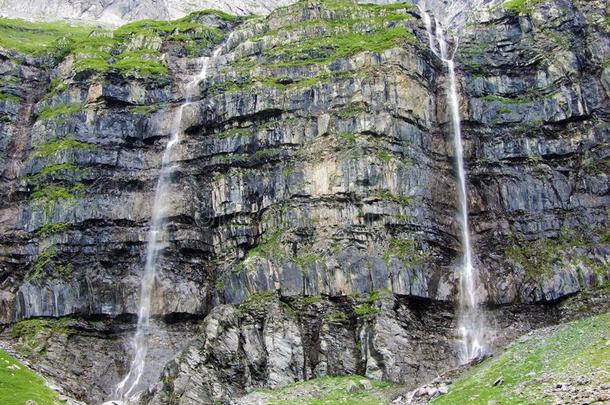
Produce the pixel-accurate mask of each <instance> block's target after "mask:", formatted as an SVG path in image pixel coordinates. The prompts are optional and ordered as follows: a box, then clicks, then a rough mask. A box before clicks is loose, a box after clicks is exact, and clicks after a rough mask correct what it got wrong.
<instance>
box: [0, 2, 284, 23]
mask: <svg viewBox="0 0 610 405" xmlns="http://www.w3.org/2000/svg"><path fill="white" fill-rule="evenodd" d="M290 3H293V1H292V0H239V1H237V0H218V1H210V0H110V1H108V0H85V1H75V0H28V1H25V2H24V1H20V0H0V16H3V17H11V18H23V19H27V20H48V21H55V20H64V19H65V20H73V21H84V22H98V23H102V24H109V25H121V24H125V23H127V22H129V21H133V20H143V19H155V20H169V19H175V18H179V17H182V16H184V15H186V14H188V13H190V12H193V11H197V10H202V9H207V8H213V9H217V10H222V11H226V12H229V13H231V14H235V15H248V14H268V13H269V12H270V11H271V10H273V9H275V8H277V7H281V6H285V5H288V4H290Z"/></svg>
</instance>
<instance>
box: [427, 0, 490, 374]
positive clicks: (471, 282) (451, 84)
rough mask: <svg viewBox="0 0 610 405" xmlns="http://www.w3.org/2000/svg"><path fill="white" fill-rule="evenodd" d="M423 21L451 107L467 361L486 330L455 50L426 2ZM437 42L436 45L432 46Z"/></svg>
mask: <svg viewBox="0 0 610 405" xmlns="http://www.w3.org/2000/svg"><path fill="white" fill-rule="evenodd" d="M420 10H421V13H422V18H423V19H424V24H425V25H426V29H427V31H428V37H429V42H430V49H431V50H432V52H433V53H434V54H435V55H436V56H438V57H439V58H440V59H441V60H442V61H443V63H444V64H445V66H446V67H447V72H448V82H447V89H446V92H447V104H448V106H449V110H450V121H451V129H452V134H453V146H454V150H455V165H456V171H457V177H458V200H459V207H458V216H459V224H460V240H461V243H462V262H461V265H460V274H459V275H460V284H459V287H460V291H459V314H458V329H459V333H460V341H461V344H460V352H459V355H460V360H461V361H462V363H467V362H469V361H471V360H473V359H475V358H478V357H480V356H482V355H484V354H485V352H486V350H487V349H486V344H485V341H486V339H485V336H486V334H487V327H486V322H485V319H484V314H483V313H482V311H481V310H480V301H481V297H480V296H481V294H480V292H479V288H478V287H479V285H478V284H479V283H478V273H477V271H476V268H475V267H474V265H473V262H472V246H471V243H470V231H469V225H468V194H467V189H466V169H465V168H464V148H463V145H462V128H461V121H460V110H459V97H458V92H457V84H456V78H455V64H454V61H453V54H454V53H455V49H454V52H453V53H452V54H451V55H449V50H448V45H447V41H446V39H445V33H444V30H443V27H442V26H441V24H440V22H439V21H438V20H437V19H436V18H435V19H434V22H435V29H434V31H435V32H436V35H435V34H434V33H433V30H432V21H431V19H430V16H429V15H428V13H427V12H426V10H425V4H424V5H422V6H421V7H420ZM435 43H436V44H438V49H437V48H436V46H435ZM456 49H457V45H456Z"/></svg>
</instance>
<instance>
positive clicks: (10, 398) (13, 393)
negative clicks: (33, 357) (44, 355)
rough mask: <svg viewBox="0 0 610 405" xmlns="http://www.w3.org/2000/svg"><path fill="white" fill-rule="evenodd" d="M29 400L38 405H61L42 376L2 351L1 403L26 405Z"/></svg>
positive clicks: (0, 360)
mask: <svg viewBox="0 0 610 405" xmlns="http://www.w3.org/2000/svg"><path fill="white" fill-rule="evenodd" d="M28 400H32V401H35V402H36V404H37V405H55V404H60V401H59V400H58V398H57V394H56V393H55V392H54V391H53V390H51V389H50V388H49V387H47V386H46V384H45V382H44V380H43V379H42V378H41V377H40V376H38V375H37V374H35V373H34V372H32V371H31V370H30V369H28V368H27V367H26V366H25V365H23V364H21V363H20V362H19V361H17V359H15V358H14V357H13V356H11V355H10V354H8V353H6V352H5V351H4V350H2V349H0V403H1V404H2V405H24V404H25V403H26V402H27V401H28Z"/></svg>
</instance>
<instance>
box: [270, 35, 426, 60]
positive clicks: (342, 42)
mask: <svg viewBox="0 0 610 405" xmlns="http://www.w3.org/2000/svg"><path fill="white" fill-rule="evenodd" d="M404 42H407V43H415V42H416V39H415V36H414V35H413V33H411V32H410V31H409V30H407V28H406V27H405V26H402V25H397V26H394V27H391V28H385V27H382V28H380V29H377V30H375V31H373V32H351V31H350V32H346V33H341V34H337V35H332V36H326V37H321V38H311V39H307V40H304V41H301V42H298V43H289V44H286V45H283V46H278V47H275V48H273V49H271V50H266V51H264V54H265V56H266V57H267V58H269V61H270V64H271V65H272V66H273V67H299V66H307V65H313V64H324V63H329V62H332V61H334V60H337V59H339V58H343V57H348V56H352V55H355V54H357V53H359V52H367V51H368V52H378V53H380V52H383V51H385V50H386V49H389V48H392V47H394V46H399V45H401V44H402V43H404Z"/></svg>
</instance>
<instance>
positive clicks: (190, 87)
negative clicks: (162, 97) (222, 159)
mask: <svg viewBox="0 0 610 405" xmlns="http://www.w3.org/2000/svg"><path fill="white" fill-rule="evenodd" d="M221 51H222V48H218V49H216V51H215V52H214V54H213V55H212V57H215V56H218V54H219V53H220V52H221ZM210 59H211V58H207V57H206V58H202V62H201V63H202V67H201V70H200V72H199V74H198V75H196V76H194V77H193V78H192V80H191V81H190V82H189V83H188V84H187V85H186V89H185V99H184V102H183V103H182V105H180V107H178V109H177V110H176V113H175V115H174V117H173V121H172V128H171V137H170V140H169V141H168V142H167V145H166V146H165V151H164V152H163V158H162V161H161V171H160V174H159V179H158V181H157V188H156V190H155V200H154V205H153V211H152V218H151V224H150V230H149V231H148V243H147V248H146V264H145V266H144V274H143V276H142V282H141V291H140V306H139V309H138V325H137V330H136V334H135V335H134V338H133V346H134V349H135V350H134V351H135V355H134V358H133V361H132V362H131V366H130V369H129V372H128V373H127V375H126V376H125V378H124V379H123V380H122V381H121V382H120V383H119V385H118V387H117V395H118V396H119V397H120V398H121V399H123V400H125V401H126V402H127V403H129V402H130V400H131V399H133V398H134V397H137V396H138V394H139V392H138V387H139V384H140V380H141V378H142V375H143V374H144V371H145V365H146V354H147V352H148V329H149V324H150V314H151V306H152V297H153V290H154V287H155V279H156V274H157V259H158V257H159V253H160V252H161V250H162V249H163V248H164V246H165V245H166V244H167V242H168V241H167V232H166V229H165V228H166V218H167V213H168V210H169V208H170V206H169V204H168V195H169V186H170V184H171V177H172V174H173V172H174V170H175V168H176V166H175V165H174V164H173V163H172V157H173V150H174V147H175V146H176V144H178V142H180V137H181V135H182V133H181V132H182V131H181V122H182V112H183V111H184V108H185V107H186V106H187V105H189V104H190V103H191V102H192V98H193V96H194V95H195V94H196V93H197V89H198V87H199V83H200V82H201V81H202V80H204V79H205V78H206V76H207V73H208V67H209V64H210Z"/></svg>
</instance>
